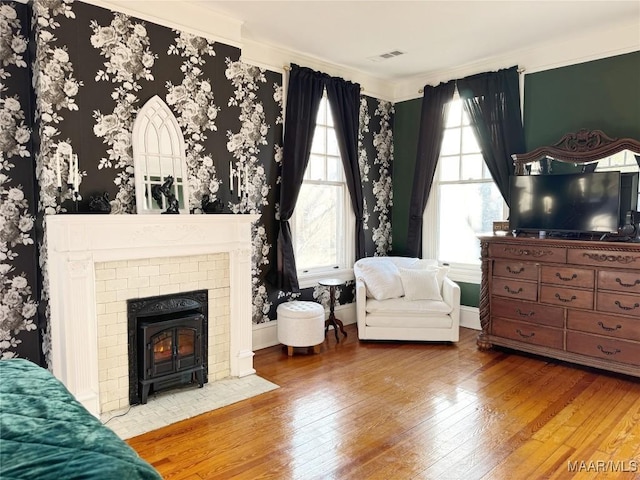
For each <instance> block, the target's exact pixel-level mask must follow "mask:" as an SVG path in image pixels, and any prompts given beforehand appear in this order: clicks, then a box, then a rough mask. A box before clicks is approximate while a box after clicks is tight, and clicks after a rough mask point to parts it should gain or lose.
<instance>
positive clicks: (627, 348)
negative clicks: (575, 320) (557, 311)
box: [567, 331, 640, 365]
mask: <svg viewBox="0 0 640 480" xmlns="http://www.w3.org/2000/svg"><path fill="white" fill-rule="evenodd" d="M567 351H568V352H573V353H580V354H582V355H588V356H590V357H596V358H602V359H604V360H610V361H614V362H621V363H628V364H631V365H640V343H634V342H627V341H624V340H616V339H614V338H608V337H601V336H598V335H590V334H588V333H579V332H573V331H568V332H567Z"/></svg>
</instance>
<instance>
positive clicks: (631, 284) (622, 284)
mask: <svg viewBox="0 0 640 480" xmlns="http://www.w3.org/2000/svg"><path fill="white" fill-rule="evenodd" d="M616 282H618V283H619V284H620V286H622V287H627V288H632V287H635V286H636V285H640V280H636V281H635V282H633V283H622V280H620V279H619V278H616Z"/></svg>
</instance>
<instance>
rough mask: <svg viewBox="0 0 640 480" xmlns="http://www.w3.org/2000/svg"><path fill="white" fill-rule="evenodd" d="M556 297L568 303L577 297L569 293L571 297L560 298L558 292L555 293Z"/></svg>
mask: <svg viewBox="0 0 640 480" xmlns="http://www.w3.org/2000/svg"><path fill="white" fill-rule="evenodd" d="M556 298H557V299H558V300H560V301H561V302H565V303H569V302H573V301H574V300H576V299H577V298H578V297H576V296H575V295H571V298H562V297H561V296H560V294H559V293H556Z"/></svg>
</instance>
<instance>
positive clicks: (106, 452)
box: [0, 359, 162, 480]
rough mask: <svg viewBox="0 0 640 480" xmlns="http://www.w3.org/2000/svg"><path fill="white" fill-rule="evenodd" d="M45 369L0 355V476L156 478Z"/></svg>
mask: <svg viewBox="0 0 640 480" xmlns="http://www.w3.org/2000/svg"><path fill="white" fill-rule="evenodd" d="M161 478H162V477H161V476H160V475H159V474H158V473H157V472H156V470H155V469H154V468H153V467H152V466H151V465H150V464H148V463H147V462H146V461H144V460H142V459H141V458H140V457H139V456H138V454H137V453H136V452H135V451H134V450H133V449H132V448H131V447H130V446H129V445H127V444H126V443H125V442H124V441H122V440H121V439H120V438H119V437H118V436H117V435H116V434H115V433H114V432H113V431H112V430H110V429H109V428H107V427H105V426H104V425H102V423H100V420H98V419H97V418H96V417H94V416H93V415H91V414H90V413H89V412H88V411H87V410H86V409H85V408H84V407H83V406H82V404H80V403H79V402H78V401H76V400H75V398H74V397H73V396H72V395H71V394H70V393H69V391H68V390H67V389H66V388H65V387H64V385H63V384H62V383H61V382H60V381H58V380H57V379H56V378H55V377H54V376H53V375H52V374H51V373H49V372H48V371H47V370H45V369H43V368H41V367H39V366H37V365H35V364H34V363H32V362H29V361H27V360H23V359H10V360H0V479H2V480H9V479H24V480H48V479H52V480H71V479H100V480H111V479H113V480H124V479H126V480H136V479H161Z"/></svg>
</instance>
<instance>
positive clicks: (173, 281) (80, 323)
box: [46, 215, 257, 415]
mask: <svg viewBox="0 0 640 480" xmlns="http://www.w3.org/2000/svg"><path fill="white" fill-rule="evenodd" d="M256 219H257V216H255V215H52V216H49V217H47V219H46V222H47V223H46V241H47V252H48V271H49V294H50V299H51V300H50V308H51V317H50V319H51V351H52V355H51V356H52V358H51V362H52V370H53V373H54V375H56V377H58V378H59V379H60V380H62V382H63V383H64V384H65V385H66V386H67V388H68V389H69V390H70V391H71V393H73V394H74V395H75V397H76V398H77V399H78V400H79V401H80V402H82V403H83V404H84V406H85V407H86V408H87V409H88V410H89V411H90V412H92V413H93V414H95V415H99V414H101V413H105V412H109V411H112V410H117V409H120V408H123V407H126V406H127V405H128V398H129V391H128V385H129V378H128V357H127V300H128V299H131V298H143V297H149V296H156V295H164V294H169V293H178V292H187V291H192V290H200V289H207V290H208V301H209V359H208V369H209V381H215V380H218V379H221V378H224V377H227V376H235V377H243V376H246V375H250V374H253V373H255V370H254V369H253V352H252V322H251V304H252V300H251V223H252V222H253V221H255V220H256Z"/></svg>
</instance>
